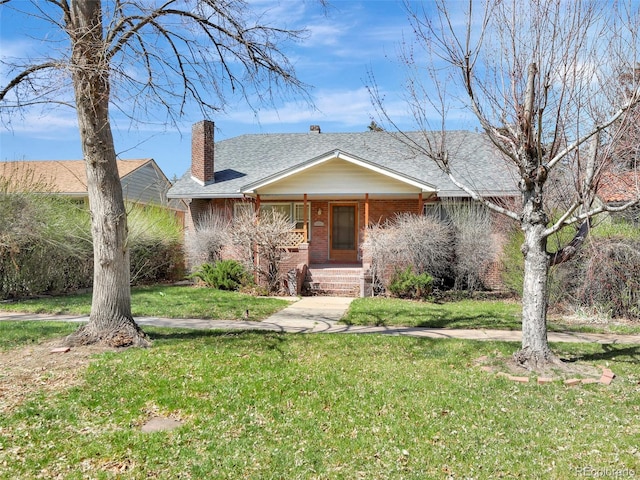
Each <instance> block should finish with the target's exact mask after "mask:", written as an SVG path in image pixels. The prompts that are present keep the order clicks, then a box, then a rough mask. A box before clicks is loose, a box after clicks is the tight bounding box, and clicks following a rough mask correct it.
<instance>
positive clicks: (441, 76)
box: [370, 0, 640, 369]
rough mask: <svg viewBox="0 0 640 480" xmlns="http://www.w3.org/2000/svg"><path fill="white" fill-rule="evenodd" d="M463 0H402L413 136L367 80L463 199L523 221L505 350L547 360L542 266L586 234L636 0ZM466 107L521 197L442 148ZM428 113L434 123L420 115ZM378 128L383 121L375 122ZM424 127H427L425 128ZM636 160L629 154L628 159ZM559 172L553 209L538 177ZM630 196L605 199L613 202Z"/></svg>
mask: <svg viewBox="0 0 640 480" xmlns="http://www.w3.org/2000/svg"><path fill="white" fill-rule="evenodd" d="M476 3H477V2H474V1H473V0H468V2H467V3H466V6H467V8H466V11H465V12H464V13H463V14H461V15H460V16H456V15H457V14H458V13H459V12H460V10H461V9H460V6H461V5H460V3H459V2H456V3H455V5H449V4H447V2H446V1H445V0H438V1H437V2H436V3H435V5H434V4H431V3H430V4H429V5H428V6H426V7H425V4H421V6H419V7H414V6H415V5H416V4H413V3H411V2H406V7H407V10H408V11H409V13H410V19H411V26H412V30H413V32H414V34H415V42H413V44H411V45H410V46H409V48H407V50H405V51H404V52H403V55H401V59H402V61H403V62H404V63H405V65H406V66H407V67H408V72H409V77H408V82H407V88H406V92H407V105H408V107H409V109H410V110H411V113H412V114H413V117H414V119H415V121H416V123H417V125H418V127H419V128H420V130H421V131H422V135H421V137H420V138H421V140H420V141H416V140H415V138H416V137H415V136H410V135H407V134H403V132H402V130H401V129H399V128H397V125H396V123H394V120H393V119H392V118H390V115H388V114H385V112H386V110H385V105H384V98H383V95H382V93H381V92H380V91H379V89H378V88H377V86H376V85H375V82H374V83H373V86H372V87H371V88H370V90H371V93H372V99H373V103H374V105H375V106H376V107H377V108H378V111H379V112H380V117H381V122H382V123H390V124H391V126H392V127H395V128H396V130H397V131H398V133H397V136H398V137H399V138H400V139H402V140H403V141H404V142H405V143H406V144H408V145H410V146H411V147H412V148H413V149H414V150H415V151H416V152H417V153H419V154H421V155H424V156H426V157H427V158H429V159H430V160H431V161H434V162H436V163H437V164H438V165H439V167H440V168H441V169H442V170H443V171H444V172H445V173H446V174H447V175H448V177H449V178H450V179H451V180H452V181H453V182H454V183H455V184H456V185H457V186H458V187H459V188H461V189H462V190H464V191H465V192H467V193H468V194H469V195H470V196H471V197H472V198H473V199H475V200H477V201H479V202H481V203H483V204H484V205H485V206H487V207H489V208H491V209H492V210H494V211H496V212H499V213H501V214H503V215H506V216H508V217H510V218H512V219H514V220H516V221H518V222H519V223H520V226H521V228H522V230H523V232H524V243H523V245H522V252H523V254H524V287H523V295H522V304H523V305H522V347H521V350H519V351H518V352H516V353H515V354H514V359H515V360H516V361H517V362H518V363H519V364H521V365H523V366H526V367H528V368H532V369H536V368H543V367H544V366H545V365H547V364H549V363H557V358H556V357H555V356H554V355H553V353H552V352H551V350H550V348H549V345H548V342H547V327H546V315H547V301H548V287H547V279H548V274H549V268H550V267H551V266H552V265H554V264H557V263H559V262H563V261H566V260H568V259H569V258H571V256H572V255H573V254H574V253H575V251H576V249H577V248H578V247H579V246H580V243H581V242H582V240H583V239H584V237H585V235H586V234H587V232H588V230H589V226H590V221H589V220H590V218H591V217H592V216H594V215H596V214H598V213H600V212H603V211H606V210H609V211H611V210H614V208H613V207H610V206H607V205H599V206H595V204H594V203H592V202H593V199H594V196H595V194H596V193H597V190H596V189H597V185H598V180H599V176H600V173H601V172H602V171H603V169H604V168H605V167H606V166H607V164H608V163H610V162H611V158H612V155H611V154H612V152H613V151H614V149H615V147H616V143H617V142H618V141H619V139H620V137H621V133H622V132H624V131H625V130H626V128H627V126H628V124H629V119H630V112H631V111H632V110H633V108H634V107H635V106H637V105H638V104H639V102H640V88H639V83H638V78H635V77H633V78H630V79H629V83H626V84H625V86H624V88H621V83H620V81H619V78H620V74H621V73H622V72H629V71H633V68H634V67H635V65H636V64H637V61H638V55H639V40H638V32H639V31H640V28H639V23H640V12H639V8H640V6H639V5H638V3H637V2H630V1H623V0H621V1H619V2H597V1H593V2H591V1H580V0H576V1H572V2H566V1H563V0H552V1H528V0H501V1H498V0H490V1H488V2H486V3H485V4H484V5H483V7H482V8H480V9H479V11H478V12H476V11H475V10H474V9H475V7H476ZM460 110H466V111H468V112H472V114H473V117H474V118H475V120H476V121H477V125H478V127H479V128H480V129H481V130H482V131H483V132H484V133H485V134H486V136H487V137H488V138H489V139H490V141H491V142H492V143H493V144H494V145H495V147H496V148H497V149H498V150H499V152H501V154H502V156H503V157H504V159H505V160H506V161H507V162H509V163H510V164H511V165H513V166H514V167H515V172H516V174H517V176H518V177H519V188H520V192H521V204H520V206H519V208H516V209H512V208H508V207H505V206H504V205H500V204H499V203H497V202H495V201H493V199H491V198H485V197H483V196H482V194H481V193H480V190H479V188H478V186H477V185H474V183H473V178H470V176H469V175H468V172H466V171H465V169H464V166H463V165H458V164H456V162H455V161H454V160H452V158H453V155H451V157H450V156H449V153H450V151H451V149H452V148H456V146H452V145H450V144H448V143H447V135H446V129H445V126H446V125H447V121H448V114H449V113H450V112H452V111H454V112H459V111H460ZM434 125H435V128H432V126H434ZM387 130H388V129H387ZM434 131H438V134H435V133H434ZM635 168H636V169H637V168H638V166H637V165H636V166H635ZM557 172H562V173H563V175H566V178H569V179H570V180H571V182H570V186H571V189H567V190H566V192H565V193H566V194H568V195H569V202H568V204H567V207H566V209H564V210H563V211H552V210H551V209H550V208H549V207H550V206H549V205H547V203H546V198H547V195H546V194H547V191H546V189H545V186H546V183H547V179H549V178H550V177H551V176H552V175H555V174H557ZM639 201H640V192H637V191H636V198H635V200H633V201H630V202H627V203H626V204H624V205H621V206H619V207H615V210H623V209H625V208H628V207H629V206H631V205H633V204H635V203H638V202H639ZM571 225H575V226H576V230H577V231H576V235H575V238H574V240H573V241H572V242H570V243H569V244H568V245H566V246H564V247H563V248H561V249H559V250H558V251H557V252H555V253H553V254H552V253H550V252H549V251H548V249H547V239H548V238H549V237H550V236H551V235H553V234H555V233H556V232H558V231H559V230H560V229H562V228H565V227H567V226H571Z"/></svg>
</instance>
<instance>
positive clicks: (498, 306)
mask: <svg viewBox="0 0 640 480" xmlns="http://www.w3.org/2000/svg"><path fill="white" fill-rule="evenodd" d="M521 309H522V305H521V304H520V303H519V302H515V301H503V300H459V301H450V302H444V303H431V302H420V301H411V300H400V299H395V298H378V297H376V298H358V299H355V300H354V301H353V302H352V303H351V306H350V307H349V310H348V311H347V313H346V315H345V317H344V318H343V319H342V321H343V322H344V323H346V324H348V325H378V326H388V327H395V326H407V327H425V328H470V329H497V330H520V329H521V328H522V320H521ZM548 329H549V330H550V331H556V332H559V331H579V332H591V333H598V332H602V333H605V332H606V333H621V334H634V333H635V334H637V333H640V324H638V325H636V326H629V325H624V326H618V325H576V324H570V323H568V322H566V321H563V319H562V318H560V317H553V318H552V319H551V318H550V319H549V321H548Z"/></svg>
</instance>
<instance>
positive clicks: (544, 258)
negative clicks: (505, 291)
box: [514, 224, 556, 370]
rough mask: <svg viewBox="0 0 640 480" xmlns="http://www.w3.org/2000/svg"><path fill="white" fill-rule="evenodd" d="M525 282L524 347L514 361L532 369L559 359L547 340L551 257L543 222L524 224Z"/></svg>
mask: <svg viewBox="0 0 640 480" xmlns="http://www.w3.org/2000/svg"><path fill="white" fill-rule="evenodd" d="M524 228H525V230H524V234H525V240H524V243H523V245H522V253H523V254H524V281H523V286H522V348H521V350H519V351H518V352H516V353H515V354H514V360H515V361H516V363H517V364H518V365H521V366H523V367H525V368H528V369H530V370H541V369H544V367H545V366H547V365H548V364H550V363H555V362H556V357H555V356H554V355H553V353H552V352H551V349H550V348H549V343H548V341H547V305H548V282H547V279H548V273H549V256H548V254H547V237H546V236H545V235H544V225H541V224H534V225H525V226H524Z"/></svg>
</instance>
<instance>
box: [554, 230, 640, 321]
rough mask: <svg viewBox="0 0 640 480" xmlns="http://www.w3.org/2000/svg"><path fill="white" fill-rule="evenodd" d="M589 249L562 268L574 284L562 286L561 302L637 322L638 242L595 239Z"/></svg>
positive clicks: (639, 291)
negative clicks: (563, 288) (562, 295)
mask: <svg viewBox="0 0 640 480" xmlns="http://www.w3.org/2000/svg"><path fill="white" fill-rule="evenodd" d="M589 247H590V248H588V249H584V250H583V251H582V252H581V253H580V255H579V257H578V258H577V259H576V261H575V262H572V263H571V264H568V265H566V266H565V272H564V273H565V275H568V276H571V277H573V281H572V282H571V283H569V282H567V283H566V284H565V286H566V289H565V290H564V301H565V302H567V303H570V304H572V307H573V308H574V309H583V310H584V309H590V310H592V311H594V310H597V311H600V312H607V313H608V315H609V316H610V317H613V318H616V317H617V318H624V317H626V318H634V319H640V242H639V241H638V240H633V239H624V238H594V239H592V240H591V242H590V244H589Z"/></svg>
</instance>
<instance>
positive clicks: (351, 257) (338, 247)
mask: <svg viewBox="0 0 640 480" xmlns="http://www.w3.org/2000/svg"><path fill="white" fill-rule="evenodd" d="M329 210H330V220H329V221H330V228H329V260H331V261H334V262H357V261H358V204H357V203H334V204H331V207H330V209H329Z"/></svg>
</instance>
